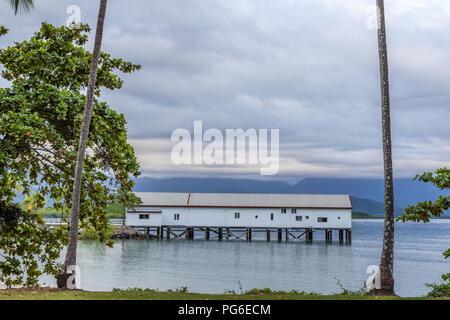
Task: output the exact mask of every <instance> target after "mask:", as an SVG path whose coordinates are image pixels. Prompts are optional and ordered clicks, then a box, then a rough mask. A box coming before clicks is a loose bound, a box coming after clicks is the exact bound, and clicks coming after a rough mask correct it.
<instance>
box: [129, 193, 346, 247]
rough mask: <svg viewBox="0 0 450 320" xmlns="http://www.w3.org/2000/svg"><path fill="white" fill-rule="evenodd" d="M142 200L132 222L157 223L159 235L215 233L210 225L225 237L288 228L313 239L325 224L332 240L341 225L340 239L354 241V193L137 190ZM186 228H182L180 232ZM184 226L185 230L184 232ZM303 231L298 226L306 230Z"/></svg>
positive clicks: (147, 226)
mask: <svg viewBox="0 0 450 320" xmlns="http://www.w3.org/2000/svg"><path fill="white" fill-rule="evenodd" d="M135 194H136V196H138V197H139V198H140V199H141V200H142V204H141V205H140V206H139V207H137V208H129V209H127V212H126V224H127V225H129V226H133V227H139V228H145V229H146V231H147V232H150V230H151V229H156V232H157V235H158V236H159V237H161V238H162V237H163V236H164V231H166V237H167V238H170V236H171V235H172V236H174V237H175V238H176V237H180V236H181V235H184V236H185V237H186V238H193V237H194V230H203V231H204V232H205V238H207V239H209V238H210V237H209V234H210V231H211V232H213V233H214V234H215V235H217V238H218V239H222V237H223V232H224V231H225V236H226V238H227V239H228V238H230V237H231V238H240V237H239V236H238V235H236V234H235V233H236V232H237V231H239V230H244V231H245V235H246V238H247V240H251V233H252V230H253V231H261V230H263V231H266V232H267V240H270V233H271V231H276V230H278V239H279V240H280V238H281V237H282V233H283V230H284V234H285V238H286V240H288V239H290V238H293V237H294V238H297V237H298V238H300V237H301V236H303V235H305V238H306V240H312V234H313V232H314V231H316V230H325V237H326V240H327V241H331V239H332V230H339V239H340V240H341V241H342V240H343V232H344V231H345V233H346V239H347V240H348V241H351V228H352V203H351V200H350V196H348V195H328V194H321V195H314V194H242V193H166V192H137V193H135ZM175 230H181V231H182V234H181V235H180V234H176V233H175ZM183 230H184V232H183ZM302 231H303V234H301V235H300V236H298V235H295V234H293V233H295V232H302Z"/></svg>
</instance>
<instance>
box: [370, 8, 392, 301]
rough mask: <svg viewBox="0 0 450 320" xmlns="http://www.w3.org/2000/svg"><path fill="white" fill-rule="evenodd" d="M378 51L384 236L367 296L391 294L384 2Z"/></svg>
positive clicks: (387, 69) (390, 149) (387, 102)
mask: <svg viewBox="0 0 450 320" xmlns="http://www.w3.org/2000/svg"><path fill="white" fill-rule="evenodd" d="M377 13H378V52H379V58H380V82H381V115H382V131H383V157H384V210H385V216H384V235H383V249H382V252H381V261H380V269H379V276H380V277H379V279H380V283H379V284H378V286H376V287H375V288H374V289H372V292H371V294H374V295H395V293H394V183H393V178H392V176H393V174H392V145H391V116H390V98H389V68H388V57H387V46H386V26H385V16H384V0H377Z"/></svg>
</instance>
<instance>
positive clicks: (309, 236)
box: [306, 229, 313, 242]
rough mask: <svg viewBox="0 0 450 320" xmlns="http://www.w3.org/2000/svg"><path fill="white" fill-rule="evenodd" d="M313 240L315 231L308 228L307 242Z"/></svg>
mask: <svg viewBox="0 0 450 320" xmlns="http://www.w3.org/2000/svg"><path fill="white" fill-rule="evenodd" d="M312 241H313V231H312V229H306V242H312Z"/></svg>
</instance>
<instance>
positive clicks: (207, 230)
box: [205, 228, 209, 240]
mask: <svg viewBox="0 0 450 320" xmlns="http://www.w3.org/2000/svg"><path fill="white" fill-rule="evenodd" d="M205 239H206V240H209V228H206V229H205Z"/></svg>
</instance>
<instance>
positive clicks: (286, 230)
mask: <svg viewBox="0 0 450 320" xmlns="http://www.w3.org/2000/svg"><path fill="white" fill-rule="evenodd" d="M285 232H286V242H288V241H289V228H286V229H285Z"/></svg>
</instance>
